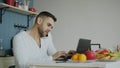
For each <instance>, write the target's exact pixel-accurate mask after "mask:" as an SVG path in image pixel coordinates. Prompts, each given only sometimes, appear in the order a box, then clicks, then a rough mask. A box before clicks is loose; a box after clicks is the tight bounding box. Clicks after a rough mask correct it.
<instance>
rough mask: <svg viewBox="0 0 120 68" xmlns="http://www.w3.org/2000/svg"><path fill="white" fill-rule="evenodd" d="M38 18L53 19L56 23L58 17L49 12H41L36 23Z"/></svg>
mask: <svg viewBox="0 0 120 68" xmlns="http://www.w3.org/2000/svg"><path fill="white" fill-rule="evenodd" d="M38 17H51V18H52V19H53V20H54V22H56V21H57V19H56V17H55V16H54V15H53V14H51V13H50V12H47V11H42V12H40V13H39V14H38V15H37V17H36V21H37V19H38Z"/></svg>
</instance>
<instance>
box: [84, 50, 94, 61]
mask: <svg viewBox="0 0 120 68" xmlns="http://www.w3.org/2000/svg"><path fill="white" fill-rule="evenodd" d="M85 55H86V56H87V60H95V59H96V54H95V52H94V51H92V50H87V51H86V52H85Z"/></svg>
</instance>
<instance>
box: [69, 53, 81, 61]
mask: <svg viewBox="0 0 120 68" xmlns="http://www.w3.org/2000/svg"><path fill="white" fill-rule="evenodd" d="M78 58H79V54H78V53H76V54H74V55H73V56H72V57H71V59H72V60H73V61H78Z"/></svg>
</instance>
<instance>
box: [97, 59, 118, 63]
mask: <svg viewBox="0 0 120 68" xmlns="http://www.w3.org/2000/svg"><path fill="white" fill-rule="evenodd" d="M117 60H118V59H114V60H101V59H98V60H97V61H100V62H115V61H117Z"/></svg>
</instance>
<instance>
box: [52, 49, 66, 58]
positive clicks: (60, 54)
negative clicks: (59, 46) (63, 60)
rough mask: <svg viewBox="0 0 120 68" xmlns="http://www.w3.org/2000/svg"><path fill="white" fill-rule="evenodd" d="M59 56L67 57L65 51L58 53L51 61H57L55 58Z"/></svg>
mask: <svg viewBox="0 0 120 68" xmlns="http://www.w3.org/2000/svg"><path fill="white" fill-rule="evenodd" d="M61 56H64V57H66V56H67V54H66V53H65V51H58V52H56V53H55V54H54V55H53V56H52V57H53V60H55V59H57V58H59V57H61Z"/></svg>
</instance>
